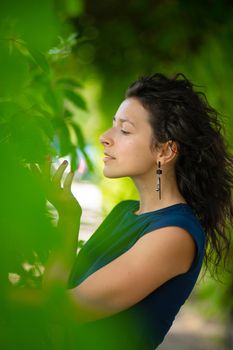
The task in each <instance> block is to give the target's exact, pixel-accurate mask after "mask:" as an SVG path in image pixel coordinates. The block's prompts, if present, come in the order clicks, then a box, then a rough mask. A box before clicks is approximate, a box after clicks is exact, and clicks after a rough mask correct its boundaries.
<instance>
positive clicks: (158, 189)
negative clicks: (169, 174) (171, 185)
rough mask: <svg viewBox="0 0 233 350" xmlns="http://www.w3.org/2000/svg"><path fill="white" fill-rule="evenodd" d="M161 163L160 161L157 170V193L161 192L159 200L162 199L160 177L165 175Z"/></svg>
mask: <svg viewBox="0 0 233 350" xmlns="http://www.w3.org/2000/svg"><path fill="white" fill-rule="evenodd" d="M160 165H161V164H160V161H158V168H157V170H156V174H157V184H156V189H155V190H156V191H158V192H159V199H161V192H162V190H161V178H160V175H161V174H162V173H163V172H162V170H161V168H160Z"/></svg>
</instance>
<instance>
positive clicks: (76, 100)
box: [64, 89, 87, 111]
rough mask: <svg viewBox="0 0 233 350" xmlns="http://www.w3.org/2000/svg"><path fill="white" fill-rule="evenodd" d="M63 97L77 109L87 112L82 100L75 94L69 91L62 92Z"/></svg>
mask: <svg viewBox="0 0 233 350" xmlns="http://www.w3.org/2000/svg"><path fill="white" fill-rule="evenodd" d="M64 92H65V96H66V97H67V98H68V100H70V101H71V102H72V103H74V104H75V105H76V106H77V107H78V108H80V109H83V110H84V111H87V105H86V101H85V100H84V98H83V97H82V96H81V95H79V94H77V93H76V92H73V91H71V90H66V89H65V90H64Z"/></svg>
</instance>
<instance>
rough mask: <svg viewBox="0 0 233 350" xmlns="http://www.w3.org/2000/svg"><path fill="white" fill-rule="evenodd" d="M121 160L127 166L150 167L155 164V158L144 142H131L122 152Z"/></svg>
mask: <svg viewBox="0 0 233 350" xmlns="http://www.w3.org/2000/svg"><path fill="white" fill-rule="evenodd" d="M121 154H122V155H123V156H122V157H120V159H119V160H120V162H121V163H124V164H125V165H127V167H132V166H133V167H135V168H138V169H140V168H141V169H143V168H144V169H145V168H149V167H151V166H152V165H153V163H154V159H153V158H152V154H151V151H150V148H149V145H147V144H146V145H145V143H142V142H129V143H128V144H127V146H126V147H125V149H124V150H122V153H121Z"/></svg>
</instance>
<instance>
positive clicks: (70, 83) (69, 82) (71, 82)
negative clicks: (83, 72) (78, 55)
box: [56, 78, 83, 88]
mask: <svg viewBox="0 0 233 350" xmlns="http://www.w3.org/2000/svg"><path fill="white" fill-rule="evenodd" d="M56 84H59V85H65V86H67V87H70V88H83V84H81V83H80V82H79V81H77V80H75V79H72V78H61V79H58V80H57V81H56Z"/></svg>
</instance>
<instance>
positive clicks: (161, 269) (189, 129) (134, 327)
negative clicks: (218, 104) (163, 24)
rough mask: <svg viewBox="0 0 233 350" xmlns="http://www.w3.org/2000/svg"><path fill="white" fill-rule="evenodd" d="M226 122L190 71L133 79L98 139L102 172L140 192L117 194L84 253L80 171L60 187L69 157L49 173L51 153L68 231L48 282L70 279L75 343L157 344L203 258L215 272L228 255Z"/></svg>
mask: <svg viewBox="0 0 233 350" xmlns="http://www.w3.org/2000/svg"><path fill="white" fill-rule="evenodd" d="M221 130H222V126H221V123H220V120H219V119H218V113H217V112H216V111H215V110H214V109H213V108H212V107H210V106H209V104H208V102H207V100H206V98H205V96H204V94H202V93H200V92H195V91H194V89H193V85H192V83H191V82H190V81H189V80H187V79H186V78H185V76H184V75H183V74H177V75H176V76H175V77H173V78H167V77H165V76H164V75H162V74H154V75H152V76H146V77H141V78H139V79H138V80H137V81H136V82H134V83H133V84H132V85H131V86H130V87H129V88H128V90H127V92H126V98H125V100H124V101H123V102H122V103H121V105H120V107H119V108H118V110H117V112H116V114H115V116H114V118H113V125H112V126H111V127H110V129H108V130H107V131H106V132H105V133H104V134H103V135H102V136H101V137H100V142H101V143H102V145H103V146H104V154H105V157H104V169H103V173H104V176H106V177H108V178H119V177H125V176H127V177H130V178H131V179H132V181H133V182H134V184H135V186H136V188H137V190H138V193H139V198H140V200H139V201H135V200H124V201H122V202H120V203H118V204H117V205H116V206H115V207H114V208H113V209H112V211H111V212H110V213H109V215H108V216H107V217H106V218H105V220H104V221H103V223H102V224H101V225H100V226H99V228H98V229H97V230H96V232H95V233H94V234H93V235H92V236H91V238H90V239H89V240H88V241H87V242H86V244H85V245H84V246H83V248H82V249H81V251H80V252H79V254H78V256H77V258H75V251H76V248H77V246H76V239H77V231H78V230H79V223H80V216H81V208H80V206H79V204H78V203H77V201H76V200H75V199H74V197H73V196H72V193H71V184H72V179H73V173H69V174H68V175H67V178H66V180H65V183H64V186H63V188H62V187H61V177H62V174H63V172H64V170H65V168H66V166H67V162H64V163H63V164H62V165H61V166H60V167H59V168H58V170H57V171H56V173H55V175H54V176H53V177H52V179H50V169H49V167H50V161H47V164H46V165H45V168H44V169H45V170H44V172H43V171H42V173H43V174H44V178H47V179H49V181H48V186H47V190H48V191H47V192H48V197H49V200H50V201H51V202H52V203H53V204H54V205H55V207H56V208H57V210H58V212H59V217H60V219H59V225H58V227H59V229H60V232H61V233H62V235H61V237H63V238H62V239H61V242H62V244H61V245H60V246H59V245H58V247H57V251H56V252H54V253H53V254H51V259H50V262H49V263H48V265H47V267H46V270H45V274H44V286H45V287H48V286H51V285H53V284H54V283H55V282H57V283H59V284H60V285H63V286H65V285H66V283H67V281H68V290H67V295H68V298H69V300H70V302H71V306H72V309H73V311H74V318H75V321H76V324H77V329H75V331H74V332H73V336H74V334H77V338H75V340H74V339H73V341H74V344H75V345H77V348H78V345H79V348H80V349H82V350H85V349H134V350H136V349H140V350H142V349H151V350H152V349H155V348H156V347H157V346H158V345H159V344H160V343H161V342H162V341H163V339H164V337H165V335H166V334H167V332H168V330H169V328H170V327H171V325H172V322H173V321H174V318H175V316H176V315H177V313H178V311H179V309H180V307H181V306H182V305H183V304H184V302H185V301H186V299H187V298H188V296H189V295H190V293H191V291H192V289H193V287H194V285H195V283H196V281H197V278H198V275H199V273H200V270H201V267H202V263H203V260H204V262H205V266H206V268H210V270H211V271H213V272H214V273H217V270H218V267H219V265H220V263H221V262H222V261H223V262H226V260H227V256H228V252H229V247H230V238H229V228H230V225H232V222H233V219H232V218H233V216H232V214H233V204H232V194H231V190H232V184H233V171H232V170H233V162H232V160H233V157H232V155H231V154H230V153H229V151H228V149H227V145H226V141H225V139H224V137H223V136H222V134H221ZM46 169H47V170H46ZM46 174H47V175H46ZM212 268H213V269H212ZM74 328H75V327H74ZM75 337H76V336H75ZM67 339H69V337H67ZM70 339H71V338H70ZM67 341H68V340H67ZM71 347H72V345H71V343H70V345H68V344H67V349H69V348H71Z"/></svg>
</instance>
